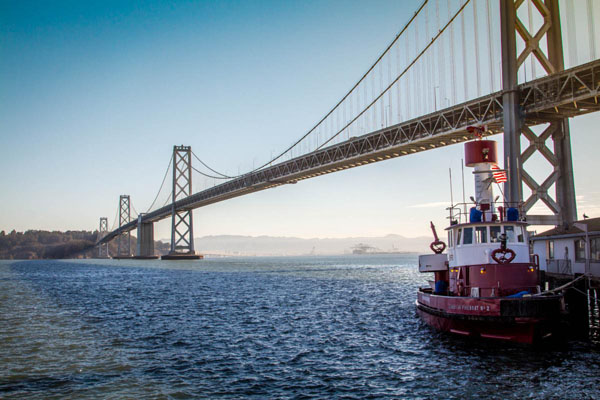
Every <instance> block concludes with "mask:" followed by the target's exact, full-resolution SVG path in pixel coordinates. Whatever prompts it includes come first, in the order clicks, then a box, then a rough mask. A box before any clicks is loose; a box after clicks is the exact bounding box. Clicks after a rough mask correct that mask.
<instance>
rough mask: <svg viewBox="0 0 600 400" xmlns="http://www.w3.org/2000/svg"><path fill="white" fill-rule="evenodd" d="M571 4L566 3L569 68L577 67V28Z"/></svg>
mask: <svg viewBox="0 0 600 400" xmlns="http://www.w3.org/2000/svg"><path fill="white" fill-rule="evenodd" d="M573 7H574V6H573V2H572V1H567V35H568V36H569V61H570V62H571V65H570V66H571V67H572V66H574V65H577V62H578V60H577V27H576V25H575V10H574V9H573Z"/></svg>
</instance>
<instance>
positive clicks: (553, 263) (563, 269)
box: [546, 259, 573, 275]
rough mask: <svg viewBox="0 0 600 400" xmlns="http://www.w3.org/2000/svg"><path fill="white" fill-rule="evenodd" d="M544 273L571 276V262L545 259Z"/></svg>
mask: <svg viewBox="0 0 600 400" xmlns="http://www.w3.org/2000/svg"><path fill="white" fill-rule="evenodd" d="M546 271H548V272H550V273H553V274H560V275H573V272H572V269H571V260H555V259H546Z"/></svg>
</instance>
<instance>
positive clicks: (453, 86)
mask: <svg viewBox="0 0 600 400" xmlns="http://www.w3.org/2000/svg"><path fill="white" fill-rule="evenodd" d="M446 5H447V6H448V8H447V11H448V19H450V0H447V1H446ZM450 74H451V77H450V85H451V92H452V94H451V96H452V105H455V104H456V64H455V63H454V24H452V25H450Z"/></svg>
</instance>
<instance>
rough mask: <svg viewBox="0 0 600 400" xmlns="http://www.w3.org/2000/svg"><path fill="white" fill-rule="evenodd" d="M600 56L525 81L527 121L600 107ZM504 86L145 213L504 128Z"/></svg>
mask: <svg viewBox="0 0 600 400" xmlns="http://www.w3.org/2000/svg"><path fill="white" fill-rule="evenodd" d="M599 89H600V60H596V61H593V62H591V63H588V64H584V65H581V66H578V67H575V68H571V69H568V70H565V71H563V72H560V73H556V74H553V75H549V76H546V77H543V78H540V79H536V80H533V81H530V82H527V83H524V84H521V85H519V98H520V106H521V110H522V112H523V115H524V116H525V124H527V125H538V124H540V123H544V122H549V121H552V120H554V119H558V118H564V117H574V116H577V115H582V114H586V113H590V112H594V111H598V110H599V109H600V105H599V104H598V94H599V93H598V92H599ZM502 94H503V92H495V93H492V94H490V95H488V96H485V97H481V98H478V99H475V100H471V101H469V102H466V103H462V104H458V105H455V106H452V107H449V108H446V109H443V110H440V111H437V112H435V113H431V114H428V115H424V116H422V117H419V118H415V119H412V120H410V121H406V122H403V123H400V124H398V125H394V126H390V127H388V128H385V129H382V130H378V131H375V132H372V133H369V134H366V135H363V136H360V137H353V138H350V139H349V140H347V141H345V142H342V143H339V144H336V145H332V146H329V147H327V148H324V149H320V150H317V151H314V152H311V153H307V154H304V155H302V156H299V157H296V158H294V159H291V160H288V161H283V162H281V163H278V164H276V165H273V166H270V167H268V168H264V169H261V170H259V171H255V172H253V173H250V174H247V175H244V176H242V177H239V178H236V179H232V180H230V181H227V182H225V183H223V184H221V185H218V186H215V187H213V188H210V189H206V190H203V191H201V192H198V193H195V194H193V195H191V196H189V197H187V198H185V199H182V200H179V201H177V202H175V203H174V204H169V205H167V206H165V207H162V208H159V209H157V210H155V211H153V212H151V213H148V214H145V215H143V216H142V222H156V221H159V220H161V219H164V218H167V217H169V216H170V215H171V213H172V210H173V206H174V207H175V208H176V209H177V210H191V209H195V208H199V207H203V206H206V205H209V204H212V203H216V202H219V201H223V200H226V199H230V198H233V197H238V196H242V195H245V194H248V193H252V192H257V191H259V190H264V189H269V188H272V187H275V186H279V185H283V184H289V183H296V182H298V181H301V180H303V179H308V178H313V177H315V176H320V175H323V174H328V173H332V172H336V171H340V170H342V169H348V168H354V167H358V166H360V165H364V164H369V163H373V162H378V161H383V160H386V159H390V158H394V157H401V156H405V155H409V154H413V153H417V152H420V151H425V150H431V149H435V148H438V147H443V146H447V145H451V144H455V143H459V142H463V141H466V140H468V139H470V138H471V137H470V135H469V134H468V133H467V131H466V128H467V127H468V126H471V125H487V127H488V133H487V134H488V135H493V134H498V133H501V132H502V129H503V122H502V119H503V110H502ZM136 227H137V220H135V221H132V222H129V223H128V224H126V225H124V226H122V227H121V228H119V229H116V230H114V231H112V232H110V233H109V234H108V235H106V236H105V237H104V238H102V239H101V240H100V241H99V243H103V242H108V241H110V240H112V239H113V238H115V237H116V236H117V235H119V234H120V233H122V232H127V231H131V230H133V229H135V228H136Z"/></svg>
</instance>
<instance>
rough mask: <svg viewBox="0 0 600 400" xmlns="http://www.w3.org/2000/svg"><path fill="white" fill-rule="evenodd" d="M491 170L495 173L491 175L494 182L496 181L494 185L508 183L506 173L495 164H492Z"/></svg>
mask: <svg viewBox="0 0 600 400" xmlns="http://www.w3.org/2000/svg"><path fill="white" fill-rule="evenodd" d="M492 170H493V171H497V172H493V173H492V176H493V177H494V181H496V183H504V182H506V181H508V177H507V176H506V171H503V170H501V169H500V167H499V166H498V165H497V164H492Z"/></svg>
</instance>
